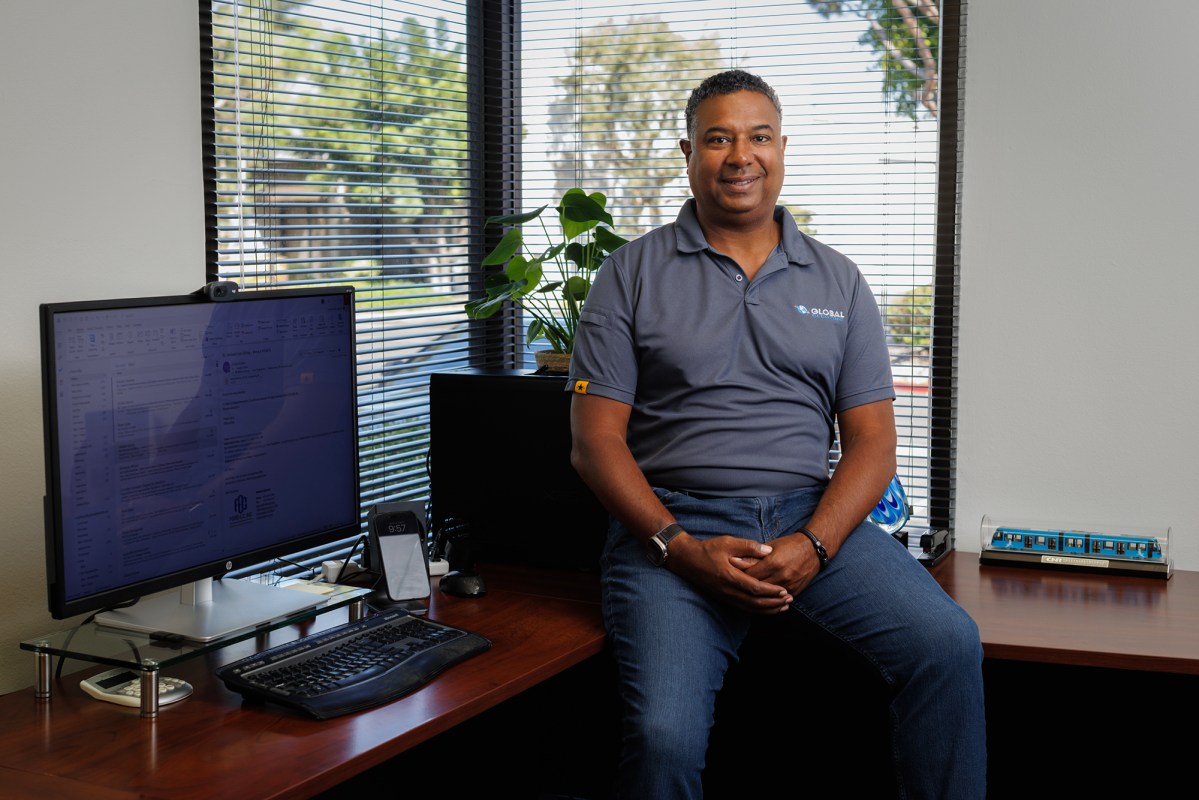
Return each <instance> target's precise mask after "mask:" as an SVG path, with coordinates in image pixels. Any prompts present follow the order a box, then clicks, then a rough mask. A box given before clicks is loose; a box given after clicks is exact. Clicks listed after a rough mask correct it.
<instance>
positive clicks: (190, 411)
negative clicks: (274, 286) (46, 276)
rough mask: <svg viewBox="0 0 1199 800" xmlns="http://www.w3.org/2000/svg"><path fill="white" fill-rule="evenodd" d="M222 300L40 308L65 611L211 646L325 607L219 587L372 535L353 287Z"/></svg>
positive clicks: (57, 570) (55, 600) (57, 596)
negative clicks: (365, 519) (365, 494)
mask: <svg viewBox="0 0 1199 800" xmlns="http://www.w3.org/2000/svg"><path fill="white" fill-rule="evenodd" d="M209 294H211V293H203V292H201V293H198V294H193V295H179V296H171V297H149V298H126V299H113V300H98V301H84V302H67V303H49V304H44V305H42V306H41V308H40V322H41V343H42V374H43V405H44V419H45V443H46V498H45V506H46V555H47V558H46V562H47V581H48V584H49V601H50V612H51V614H52V615H53V616H54V617H55V618H58V619H62V618H66V617H70V616H74V615H77V614H82V613H85V612H89V611H96V610H101V613H100V614H99V615H98V616H97V618H96V619H97V622H98V623H100V624H102V625H109V626H115V627H120V628H123V629H132V630H137V631H142V632H146V633H154V632H159V631H162V632H164V633H169V634H177V635H181V636H183V637H185V638H187V639H189V640H193V641H210V640H212V639H215V638H217V637H220V636H223V635H226V634H229V633H232V632H235V631H241V630H246V629H247V628H252V627H255V626H257V625H259V624H261V623H263V622H266V621H269V620H272V619H278V618H281V617H285V616H288V615H290V614H293V613H296V612H300V611H303V610H304V609H305V608H310V607H312V606H313V605H315V604H316V603H318V602H319V601H320V598H319V597H318V596H316V595H313V594H311V593H305V592H299V591H294V590H289V589H284V588H278V587H271V586H266V585H263V584H259V583H254V582H251V581H247V580H216V581H213V578H217V577H219V576H221V575H223V574H224V573H226V572H228V571H230V570H233V569H238V568H242V567H246V566H249V565H252V564H256V563H259V562H262V561H264V560H267V559H270V558H274V557H278V556H283V555H286V554H290V553H296V552H298V551H300V550H303V549H306V548H310V547H314V546H317V545H321V544H325V543H328V542H331V541H334V540H337V539H344V538H347V537H351V536H353V535H355V534H357V533H359V531H360V517H359V487H358V429H357V412H356V407H357V403H356V377H355V356H354V293H353V289H352V288H350V287H332V288H306V289H278V290H265V291H242V292H223V293H217V294H219V295H221V296H222V297H223V298H224V299H221V300H219V301H214V300H211V299H209ZM175 587H179V591H178V592H170V593H164V592H163V590H167V589H173V588H175ZM139 598H140V600H139ZM135 600H137V601H138V602H136V603H134V604H133V605H132V606H129V607H121V608H114V607H116V606H123V605H124V604H128V603H129V602H130V601H135Z"/></svg>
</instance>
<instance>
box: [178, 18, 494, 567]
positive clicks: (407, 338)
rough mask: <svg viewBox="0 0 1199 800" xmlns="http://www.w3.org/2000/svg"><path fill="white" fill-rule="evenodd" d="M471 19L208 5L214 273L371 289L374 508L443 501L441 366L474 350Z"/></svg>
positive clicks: (361, 359)
mask: <svg viewBox="0 0 1199 800" xmlns="http://www.w3.org/2000/svg"><path fill="white" fill-rule="evenodd" d="M466 15H467V9H466V3H465V2H460V1H458V0H422V1H421V2H398V1H396V0H311V2H281V1H279V0H241V1H240V2H205V3H201V26H202V37H203V39H204V43H205V44H206V45H207V53H208V55H209V58H208V59H206V63H205V73H206V74H205V81H204V82H205V85H206V90H207V91H206V105H205V109H204V112H205V166H206V169H207V171H208V175H207V178H208V182H207V185H208V187H209V197H208V198H207V201H208V202H207V205H208V209H207V212H208V220H209V242H210V253H209V259H208V260H209V265H208V269H209V272H210V275H209V278H210V279H215V278H220V279H227V280H234V281H237V282H238V283H239V284H240V285H241V286H242V288H244V289H254V288H265V287H287V286H302V285H317V284H341V285H345V284H352V285H353V286H354V287H355V290H356V297H357V300H356V316H357V331H356V333H357V347H358V353H357V369H358V375H357V378H358V404H359V411H358V413H359V423H360V429H359V436H360V444H361V485H362V503H363V508H364V509H365V508H367V507H369V506H371V505H373V504H375V503H377V502H380V501H384V500H413V499H417V500H419V499H423V498H425V497H427V496H428V486H427V484H428V478H427V474H426V469H425V453H426V451H427V448H428V439H429V434H428V408H427V387H428V375H429V374H430V373H431V372H434V371H438V370H447V369H456V368H459V367H464V366H467V365H468V362H469V359H470V355H469V350H470V343H469V341H468V329H467V321H466V317H465V315H464V313H463V310H462V307H463V303H464V302H465V301H466V300H467V299H468V285H469V281H470V279H471V278H470V276H471V270H472V264H471V257H470V253H471V249H472V246H473V245H472V242H473V241H474V239H475V238H476V236H477V234H476V232H475V228H476V227H477V226H475V225H474V224H473V223H472V219H474V218H475V217H474V216H473V214H472V210H471V197H470V192H471V183H470V177H471V175H470V169H471V167H470V154H469V147H468V117H469V116H470V115H469V113H468V108H469V104H470V102H471V101H470V94H471V92H470V87H469V75H468V72H469V70H468V53H467V40H468V36H467V27H468V26H467V19H466ZM474 247H475V250H476V251H477V250H478V246H474ZM347 548H348V543H344V544H342V545H340V546H339V547H338V548H335V550H336V551H339V552H341V554H342V556H344V554H345V550H346V549H347ZM330 552H332V551H330ZM325 557H328V554H327V553H326V552H325V551H319V552H312V553H304V554H298V555H297V557H296V559H295V560H296V562H297V564H298V565H308V564H312V563H319V561H320V560H321V559H322V558H325ZM298 568H299V567H298V566H297V567H296V569H298ZM285 571H286V570H285Z"/></svg>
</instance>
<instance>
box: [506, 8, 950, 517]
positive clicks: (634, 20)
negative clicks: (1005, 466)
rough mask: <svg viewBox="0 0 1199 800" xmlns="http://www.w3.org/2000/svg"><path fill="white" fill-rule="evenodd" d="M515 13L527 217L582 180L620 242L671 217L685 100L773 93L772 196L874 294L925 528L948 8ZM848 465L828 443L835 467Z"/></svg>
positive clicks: (680, 192) (681, 174)
mask: <svg viewBox="0 0 1199 800" xmlns="http://www.w3.org/2000/svg"><path fill="white" fill-rule="evenodd" d="M522 9H523V16H522V31H523V34H522V60H521V71H522V93H523V99H524V102H523V110H524V128H525V131H526V135H525V138H524V146H523V163H524V165H525V166H524V169H523V173H522V185H523V191H524V199H525V206H526V207H529V208H533V207H537V206H540V205H542V204H543V203H556V198H557V197H558V196H560V194H561V193H562V192H563V191H564V190H565V189H567V188H570V187H572V186H578V187H580V188H582V189H584V190H586V191H588V192H592V191H600V192H603V193H604V194H605V195H607V196H608V198H609V200H608V210H609V211H611V212H612V214H613V216H614V218H615V222H616V228H615V230H616V232H617V233H619V234H621V235H623V236H625V237H626V238H632V237H635V236H638V235H640V234H642V233H644V232H646V231H648V230H649V229H650V228H652V227H655V226H657V225H660V224H663V223H665V222H668V221H670V220H673V219H674V217H675V215H676V214H677V211H678V208H679V206H680V205H681V204H682V202H683V201H684V199H685V198H687V197H688V196H689V190H688V185H687V178H686V174H685V171H684V169H685V165H684V161H683V158H682V155H681V153H680V151H679V147H678V140H679V139H680V138H683V137H684V136H685V135H686V134H685V130H684V123H683V109H684V106H685V104H686V101H687V97H688V95H689V94H690V92H691V90H692V89H693V88H694V87H695V85H696V84H698V83H699V82H700V81H701V80H702V79H703V78H704V77H707V76H708V75H710V74H713V73H715V72H719V71H721V70H725V69H731V68H740V69H744V70H747V71H749V72H753V73H755V74H758V75H760V76H762V77H763V78H764V79H765V80H766V81H767V82H768V83H770V84H771V86H773V87H774V89H775V91H776V92H777V93H778V95H779V97H780V99H781V101H782V105H783V132H784V134H786V135H787V136H788V137H789V140H788V144H787V149H786V170H787V178H786V181H785V185H784V189H783V194H782V196H781V197H780V199H779V202H780V203H781V204H782V205H784V206H786V207H787V208H788V209H789V210H790V211H791V212H792V214H793V215H794V216H795V218H796V221H797V222H798V223H799V224H800V226H801V228H802V229H803V230H805V231H806V232H808V233H810V234H812V235H814V236H815V237H816V238H818V239H819V240H821V241H823V242H825V243H826V244H828V245H830V246H832V247H834V248H836V249H838V250H840V251H841V252H842V253H844V254H845V255H847V256H849V257H850V258H852V259H853V260H854V261H855V262H856V263H857V264H858V265H859V267H860V268H861V269H862V272H863V273H864V274H865V276H866V278H867V280H868V281H869V282H870V285H871V287H872V288H873V290H874V293H875V295H876V297H877V299H878V302H879V305H880V308H881V310H882V313H883V317H884V324H885V326H886V331H887V336H888V341H889V345H890V351H891V363H892V370H893V373H894V378H895V384H896V390H897V393H898V399H897V402H896V404H895V412H896V421H897V425H898V429H899V453H898V455H899V474H900V478H901V481H902V483H903V485H904V488H905V490H906V491H907V494H908V498H909V501H910V502H911V504H912V506H913V515H912V524H913V525H921V524H923V525H927V524H928V521H929V494H930V492H929V469H930V419H929V407H930V403H929V391H930V389H929V374H930V365H931V325H932V318H931V309H932V288H933V286H934V283H935V277H936V275H937V268H938V266H937V263H936V256H937V247H936V245H937V236H936V234H937V214H938V205H937V204H938V198H939V192H943V191H949V192H953V191H954V189H955V184H954V183H953V182H952V181H951V182H950V183H949V184H948V185H945V184H942V185H941V186H939V185H938V145H939V138H938V136H939V132H940V130H941V128H940V124H941V121H942V119H943V116H944V115H943V112H942V108H941V106H940V103H941V102H942V98H941V94H942V92H941V86H940V71H939V58H940V45H941V38H940V23H941V13H940V8H939V7H938V6H937V5H936V4H935V3H929V2H918V1H917V0H864V1H863V2H836V3H834V2H816V1H815V0H808V2H798V1H797V2H785V3H784V2H768V1H767V0H735V1H734V2H731V3H730V2H720V3H716V2H707V1H706V0H670V1H668V2H660V3H654V4H651V5H637V6H633V5H627V6H625V5H619V4H615V5H614V4H612V3H611V2H606V0H525V2H524V3H523V5H522ZM955 46H956V43H955ZM949 168H950V170H951V171H952V170H954V169H955V168H956V163H955V164H951V165H949ZM952 287H953V284H952V283H951V284H950V285H949V287H948V288H949V289H950V290H952ZM949 313H950V314H952V313H953V312H952V309H949ZM950 323H951V324H952V321H950ZM837 457H838V452H837V450H836V448H834V450H833V452H832V453H831V454H830V466H831V467H833V468H835V465H836V461H837Z"/></svg>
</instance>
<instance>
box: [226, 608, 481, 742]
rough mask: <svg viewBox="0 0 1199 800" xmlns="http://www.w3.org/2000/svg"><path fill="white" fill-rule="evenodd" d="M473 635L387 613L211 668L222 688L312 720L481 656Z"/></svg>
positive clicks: (377, 700) (364, 704) (403, 689)
mask: <svg viewBox="0 0 1199 800" xmlns="http://www.w3.org/2000/svg"><path fill="white" fill-rule="evenodd" d="M490 647H491V642H489V641H488V640H487V639H485V638H483V637H482V636H479V635H478V634H475V633H471V632H469V631H465V630H462V629H461V628H455V627H452V626H450V625H443V624H441V623H439V622H434V621H433V620H429V619H424V618H418V617H414V616H412V615H410V614H408V613H406V612H403V611H389V612H386V613H382V614H377V615H375V616H372V617H367V618H366V619H363V620H359V621H357V622H348V623H346V624H344V625H339V626H337V627H336V628H331V629H329V630H325V631H320V632H318V633H314V634H311V635H309V636H305V637H303V638H301V639H297V640H295V641H293V642H287V643H285V644H281V645H278V646H276V647H272V648H269V649H267V650H263V651H262V652H260V653H257V654H255V655H252V656H250V657H248V658H243V659H241V660H240V661H234V662H232V663H230V664H226V665H224V666H222V667H219V668H218V669H217V671H216V674H217V677H218V678H220V679H221V680H222V681H223V682H224V683H225V686H227V687H228V688H229V689H232V690H233V691H235V692H238V693H240V694H241V695H243V696H244V697H246V698H249V699H257V700H264V701H266V702H269V703H276V704H279V705H282V706H286V707H288V708H292V709H295V710H297V711H302V712H305V713H307V714H310V715H312V716H314V717H316V718H317V719H329V718H331V717H337V716H341V715H342V714H349V713H352V712H354V711H361V710H363V709H366V708H372V707H374V706H377V705H381V704H383V703H388V702H390V701H392V700H395V699H396V698H398V697H401V696H403V695H405V694H408V693H409V692H411V691H413V690H415V689H418V688H420V687H421V686H423V685H424V684H426V683H428V682H429V681H430V680H432V679H433V678H434V677H435V676H436V675H437V674H439V673H441V672H442V671H444V670H446V669H447V668H449V667H451V666H453V665H455V664H457V663H459V662H461V661H464V660H466V659H468V658H470V657H471V656H474V655H477V654H478V653H482V652H483V651H485V650H487V649H489V648H490Z"/></svg>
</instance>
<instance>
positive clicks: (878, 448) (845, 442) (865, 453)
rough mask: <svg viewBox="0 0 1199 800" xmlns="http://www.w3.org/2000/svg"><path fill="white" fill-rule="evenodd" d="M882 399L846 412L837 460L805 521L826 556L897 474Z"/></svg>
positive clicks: (888, 415)
mask: <svg viewBox="0 0 1199 800" xmlns="http://www.w3.org/2000/svg"><path fill="white" fill-rule="evenodd" d="M885 402H886V403H887V405H886V406H885V407H883V406H879V407H878V408H876V409H873V410H872V409H866V410H865V413H860V414H859V415H858V418H854V416H853V415H846V416H847V418H848V419H852V420H853V421H852V422H850V423H849V424H848V425H846V424H843V425H842V429H841V436H842V438H841V460H840V462H839V463H838V464H837V469H836V471H835V472H834V473H833V477H832V479H831V480H830V481H829V484H828V487H827V488H826V489H825V491H824V495H823V496H822V497H821V499H820V503H819V504H818V505H817V506H816V511H815V512H814V513H813V514H812V518H811V519H810V520H809V521H808V524H807V526H806V527H807V528H808V529H809V530H811V531H812V532H813V533H814V534H816V535H817V536H818V537H820V539H821V541H822V542H823V543H824V546H825V548H827V549H828V552H829V555H830V556H832V555H834V554H836V552H837V550H838V549H839V548H840V547H841V544H842V543H843V542H844V541H845V539H846V538H847V537H848V536H849V534H850V533H852V532H853V530H854V529H855V528H856V527H857V526H858V525H860V524H861V523H862V520H864V519H866V517H868V516H869V515H870V512H871V511H872V510H873V509H874V507H875V505H877V504H878V500H879V498H880V497H882V496H883V492H884V491H886V488H887V484H888V483H889V482H890V480H891V478H892V477H893V476H894V475H895V427H894V421H893V417H892V416H891V409H890V401H885ZM875 412H885V413H875ZM862 417H864V420H863V419H862ZM863 423H864V424H863Z"/></svg>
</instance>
